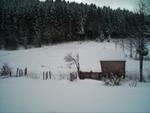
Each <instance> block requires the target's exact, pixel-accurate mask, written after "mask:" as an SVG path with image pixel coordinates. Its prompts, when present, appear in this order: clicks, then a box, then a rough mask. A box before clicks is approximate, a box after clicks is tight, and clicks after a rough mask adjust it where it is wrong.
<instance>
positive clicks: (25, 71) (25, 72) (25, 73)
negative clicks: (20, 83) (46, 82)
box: [24, 67, 27, 76]
mask: <svg viewBox="0 0 150 113" xmlns="http://www.w3.org/2000/svg"><path fill="white" fill-rule="evenodd" d="M24 75H25V76H27V67H26V68H25V70H24Z"/></svg>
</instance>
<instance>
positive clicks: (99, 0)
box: [66, 0, 138, 11]
mask: <svg viewBox="0 0 150 113" xmlns="http://www.w3.org/2000/svg"><path fill="white" fill-rule="evenodd" d="M66 1H76V2H79V3H80V2H83V3H88V4H90V3H94V4H96V5H97V6H104V5H105V6H110V7H111V8H113V9H116V8H118V7H120V8H126V9H129V10H132V11H134V10H135V9H136V7H137V2H138V0H66Z"/></svg>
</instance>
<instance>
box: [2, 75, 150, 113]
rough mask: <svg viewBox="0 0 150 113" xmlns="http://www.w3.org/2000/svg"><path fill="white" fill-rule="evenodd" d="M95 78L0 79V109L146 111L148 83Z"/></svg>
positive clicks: (149, 89) (147, 110)
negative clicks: (133, 84)
mask: <svg viewBox="0 0 150 113" xmlns="http://www.w3.org/2000/svg"><path fill="white" fill-rule="evenodd" d="M138 85H139V86H137V87H135V88H131V87H129V86H126V85H125V86H118V87H107V86H104V85H103V83H102V82H100V81H95V80H78V81H75V82H69V81H66V80H58V81H57V80H47V81H46V80H45V81H44V80H40V79H38V80H35V79H28V78H7V79H0V112H54V113H57V112H59V113H61V112H63V113H64V112H67V113H68V112H88V113H93V112H150V107H149V105H150V98H149V95H150V86H148V85H145V86H143V85H142V84H138Z"/></svg>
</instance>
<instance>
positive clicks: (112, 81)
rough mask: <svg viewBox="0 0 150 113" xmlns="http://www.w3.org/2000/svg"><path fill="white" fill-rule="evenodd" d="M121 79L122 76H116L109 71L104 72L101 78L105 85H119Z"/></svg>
mask: <svg viewBox="0 0 150 113" xmlns="http://www.w3.org/2000/svg"><path fill="white" fill-rule="evenodd" d="M121 79H122V77H118V76H117V75H116V74H114V73H110V74H106V76H104V77H103V79H102V80H103V81H104V84H105V85H106V86H119V85H120V81H121Z"/></svg>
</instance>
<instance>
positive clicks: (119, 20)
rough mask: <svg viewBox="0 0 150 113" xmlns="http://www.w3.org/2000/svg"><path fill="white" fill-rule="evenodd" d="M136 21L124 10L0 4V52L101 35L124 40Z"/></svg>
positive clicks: (31, 0)
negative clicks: (1, 50) (0, 50)
mask: <svg viewBox="0 0 150 113" xmlns="http://www.w3.org/2000/svg"><path fill="white" fill-rule="evenodd" d="M138 17H139V14H137V13H133V12H131V11H129V10H126V9H120V8H118V9H111V8H110V7H105V6H104V7H98V6H96V5H94V4H90V5H88V4H83V3H75V2H67V1H65V0H55V1H53V0H46V1H44V2H41V1H39V0H0V48H5V49H16V48H17V47H19V46H24V47H25V48H28V46H31V45H32V46H35V47H40V46H41V45H42V44H53V43H59V42H66V41H74V40H88V39H89V40H93V39H96V38H98V37H100V36H101V35H104V36H105V37H107V36H108V35H111V37H122V38H125V37H127V36H128V34H129V33H130V32H132V31H133V32H134V30H135V28H134V27H135V26H136V23H138V19H137V18H138ZM139 21H141V20H140V19H139Z"/></svg>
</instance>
